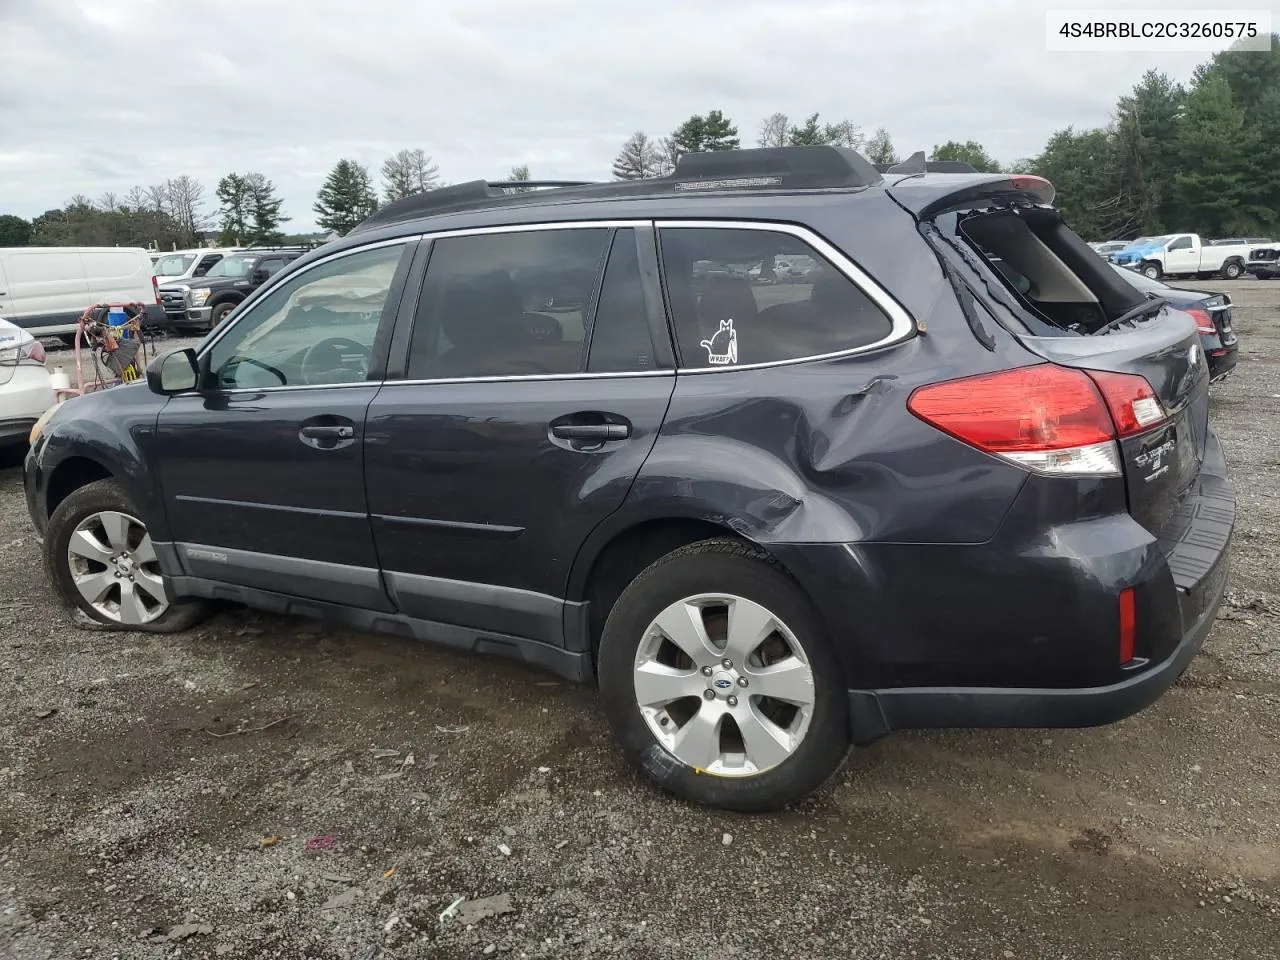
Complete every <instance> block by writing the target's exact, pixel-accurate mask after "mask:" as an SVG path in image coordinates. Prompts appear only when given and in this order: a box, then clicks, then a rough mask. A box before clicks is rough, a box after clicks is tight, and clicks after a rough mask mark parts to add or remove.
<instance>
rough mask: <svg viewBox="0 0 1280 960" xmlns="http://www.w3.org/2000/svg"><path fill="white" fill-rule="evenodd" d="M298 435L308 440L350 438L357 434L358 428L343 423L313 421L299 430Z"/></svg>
mask: <svg viewBox="0 0 1280 960" xmlns="http://www.w3.org/2000/svg"><path fill="white" fill-rule="evenodd" d="M298 435H299V436H302V437H306V438H307V439H308V440H350V439H352V438H353V437H354V436H355V435H356V428H355V427H348V426H343V425H341V424H327V423H326V424H318V423H313V424H310V425H308V426H305V427H303V428H302V429H301V430H299V431H298Z"/></svg>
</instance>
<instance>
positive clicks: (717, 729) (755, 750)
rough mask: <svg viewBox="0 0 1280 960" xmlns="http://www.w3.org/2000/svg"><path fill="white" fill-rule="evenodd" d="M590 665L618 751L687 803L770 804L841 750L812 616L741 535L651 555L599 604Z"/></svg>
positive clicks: (780, 802) (833, 682)
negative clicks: (603, 617) (602, 618)
mask: <svg viewBox="0 0 1280 960" xmlns="http://www.w3.org/2000/svg"><path fill="white" fill-rule="evenodd" d="M699 624H700V625H701V630H699V629H698V625H699ZM686 631H687V632H686ZM673 633H675V634H681V640H682V641H683V642H681V643H676V642H675V638H674V637H673V636H672V634H673ZM708 640H709V641H710V643H708V642H707V641H708ZM690 649H692V650H693V651H694V653H693V655H692V656H691V655H690V654H689V653H688V651H689V650H690ZM735 661H736V662H735ZM726 663H728V664H729V666H726ZM597 665H598V673H599V682H600V693H601V699H602V702H603V709H604V713H605V716H606V718H607V719H608V721H609V725H610V727H611V728H612V730H613V733H614V736H615V737H617V739H618V741H619V743H620V744H621V746H622V749H623V751H624V752H625V753H626V755H627V756H628V757H629V758H630V759H631V761H632V762H633V763H635V764H636V765H637V766H638V767H639V768H640V770H641V771H642V772H643V773H644V775H645V776H647V777H648V778H649V779H651V780H652V781H653V782H654V783H656V784H657V785H658V786H660V787H662V788H663V789H665V790H668V791H670V792H671V793H674V794H675V795H677V796H679V797H682V798H684V799H686V800H689V801H692V802H694V803H699V804H706V805H708V806H713V807H721V808H724V809H729V810H740V811H748V812H755V811H766V810H776V809H778V808H780V807H783V806H786V805H787V804H789V803H794V802H795V801H797V800H801V799H803V798H804V797H806V796H808V795H809V794H811V793H813V792H814V791H815V790H817V789H819V788H820V787H821V786H822V785H823V784H824V783H826V782H827V781H828V780H829V779H830V778H831V777H832V776H833V775H834V774H835V773H836V772H837V771H838V770H839V769H840V767H841V765H842V764H843V763H844V760H845V757H846V756H847V755H848V753H849V745H850V744H849V719H848V694H847V691H846V684H845V683H844V679H843V675H842V672H841V668H840V664H839V661H838V660H837V659H836V656H835V654H834V652H833V650H832V647H831V643H830V641H829V639H828V637H827V632H826V629H825V627H824V625H823V623H822V620H821V618H819V616H818V614H817V612H816V611H815V610H814V609H813V605H812V604H811V603H810V602H809V600H808V598H807V597H806V596H805V595H804V593H803V592H802V591H801V590H800V587H799V586H798V585H797V584H796V582H795V581H794V580H792V579H791V577H790V576H788V575H787V574H786V573H785V572H784V571H783V570H782V568H781V567H780V566H779V565H778V564H777V563H776V562H775V561H773V560H772V559H771V558H770V557H769V556H768V555H767V554H765V553H764V552H762V551H760V550H759V549H757V548H756V547H754V546H752V545H751V544H746V543H742V542H739V541H736V540H708V541H703V542H700V543H695V544H691V545H689V546H687V547H682V548H680V549H679V550H675V551H673V552H672V553H669V554H667V555H666V556H665V557H662V558H661V559H659V560H657V561H655V562H654V563H653V564H651V565H650V566H649V567H648V568H647V569H645V570H644V571H643V572H642V573H641V574H640V575H639V576H638V577H636V579H635V580H634V581H632V583H631V584H630V586H628V587H627V589H626V590H624V591H623V593H622V596H621V597H619V598H618V602H617V603H616V604H615V605H614V607H613V609H612V610H611V611H610V613H609V618H608V621H607V622H606V623H605V627H604V632H603V636H602V638H601V641H600V650H599V655H598V658H597ZM765 690H771V691H773V692H774V693H775V694H779V695H780V696H776V697H775V696H772V695H767V694H765V693H764V692H763V691H765ZM782 695H785V696H782ZM806 701H807V703H806ZM667 731H670V732H669V733H668V732H667ZM694 759H696V760H697V762H691V760H694Z"/></svg>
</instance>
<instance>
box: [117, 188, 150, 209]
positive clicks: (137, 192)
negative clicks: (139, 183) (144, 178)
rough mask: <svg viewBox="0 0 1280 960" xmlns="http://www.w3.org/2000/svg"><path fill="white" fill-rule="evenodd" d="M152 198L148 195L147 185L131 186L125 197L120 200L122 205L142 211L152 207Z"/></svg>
mask: <svg viewBox="0 0 1280 960" xmlns="http://www.w3.org/2000/svg"><path fill="white" fill-rule="evenodd" d="M150 204H151V198H150V197H149V196H148V195H147V188H146V187H130V188H129V192H128V193H126V194H125V195H124V199H123V200H122V201H121V202H120V205H121V206H122V207H127V208H128V209H130V210H132V211H142V210H147V209H149V208H150Z"/></svg>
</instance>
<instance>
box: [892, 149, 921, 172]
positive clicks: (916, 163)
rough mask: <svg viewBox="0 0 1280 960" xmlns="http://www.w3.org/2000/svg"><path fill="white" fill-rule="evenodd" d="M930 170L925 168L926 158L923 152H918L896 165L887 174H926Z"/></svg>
mask: <svg viewBox="0 0 1280 960" xmlns="http://www.w3.org/2000/svg"><path fill="white" fill-rule="evenodd" d="M926 172H928V168H927V167H926V166H925V157H924V151H923V150H917V151H916V152H915V153H913V154H912V155H911V156H909V157H907V159H905V160H903V161H902V162H901V163H897V164H894V165H893V166H892V167H890V168H889V169H888V170H886V171H885V173H908V174H915V173H926Z"/></svg>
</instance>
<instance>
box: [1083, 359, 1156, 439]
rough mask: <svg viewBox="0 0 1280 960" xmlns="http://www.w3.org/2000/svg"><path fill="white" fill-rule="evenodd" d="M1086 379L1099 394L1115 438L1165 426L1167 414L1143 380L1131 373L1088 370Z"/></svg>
mask: <svg viewBox="0 0 1280 960" xmlns="http://www.w3.org/2000/svg"><path fill="white" fill-rule="evenodd" d="M1089 376H1090V377H1092V378H1093V382H1094V383H1096V384H1097V385H1098V389H1099V390H1101V391H1102V397H1103V399H1104V400H1106V402H1107V409H1108V410H1110V411H1111V419H1112V420H1113V421H1114V422H1115V425H1116V431H1117V434H1118V436H1121V437H1129V436H1132V435H1133V434H1135V433H1142V432H1143V431H1144V430H1150V429H1151V428H1152V427H1155V426H1158V425H1159V424H1161V423H1164V421H1165V420H1167V419H1168V414H1166V413H1165V411H1164V405H1163V404H1162V403H1161V402H1160V398H1159V397H1157V396H1156V392H1155V391H1154V390H1152V389H1151V384H1149V383H1147V380H1146V378H1145V377H1140V376H1137V375H1136V374H1132V373H1109V372H1106V371H1102V370H1091V371H1090V372H1089Z"/></svg>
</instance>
